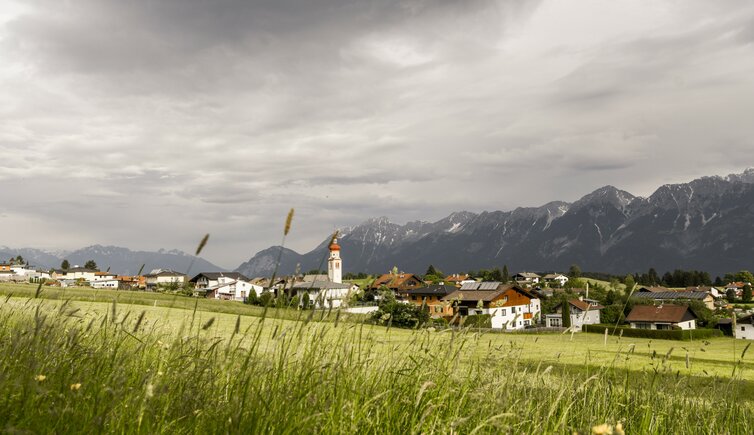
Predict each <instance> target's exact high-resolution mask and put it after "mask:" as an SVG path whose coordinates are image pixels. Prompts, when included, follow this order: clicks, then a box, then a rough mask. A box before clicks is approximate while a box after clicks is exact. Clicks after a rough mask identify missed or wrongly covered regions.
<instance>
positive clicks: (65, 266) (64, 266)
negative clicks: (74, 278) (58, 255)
mask: <svg viewBox="0 0 754 435" xmlns="http://www.w3.org/2000/svg"><path fill="white" fill-rule="evenodd" d="M60 268H61V269H63V270H68V269H70V268H71V263H69V262H68V260H63V262H62V263H60Z"/></svg>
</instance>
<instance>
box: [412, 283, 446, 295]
mask: <svg viewBox="0 0 754 435" xmlns="http://www.w3.org/2000/svg"><path fill="white" fill-rule="evenodd" d="M456 290H458V288H457V287H456V286H454V285H443V284H436V285H431V286H428V287H419V288H413V289H410V290H406V292H405V293H406V294H407V295H417V296H422V295H442V296H445V295H449V294H451V293H453V292H454V291H456Z"/></svg>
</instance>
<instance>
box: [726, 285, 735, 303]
mask: <svg viewBox="0 0 754 435" xmlns="http://www.w3.org/2000/svg"><path fill="white" fill-rule="evenodd" d="M725 299H727V300H728V302H730V303H733V302H734V301H735V300H736V291H735V290H733V289H732V288H729V289H728V290H727V291H726V292H725Z"/></svg>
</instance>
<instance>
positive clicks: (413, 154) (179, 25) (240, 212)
mask: <svg viewBox="0 0 754 435" xmlns="http://www.w3.org/2000/svg"><path fill="white" fill-rule="evenodd" d="M0 89H2V92H0V186H2V188H1V189H2V199H0V201H2V206H0V228H2V229H3V230H2V232H0V234H1V236H0V245H8V246H14V247H39V248H62V249H77V248H80V247H83V246H86V245H90V244H114V245H119V246H125V247H129V248H131V249H138V250H155V249H159V248H167V249H171V248H179V249H183V250H185V251H192V250H193V249H194V247H195V245H196V243H197V242H198V240H199V239H200V238H201V236H202V235H203V234H204V233H206V232H209V233H210V234H211V238H210V243H209V244H208V245H207V248H206V250H205V254H206V255H205V257H206V258H207V259H208V260H210V261H213V262H215V263H216V264H218V265H220V266H223V267H227V268H235V267H237V266H238V265H239V264H240V263H241V262H242V261H245V260H247V259H248V258H249V257H250V256H251V255H253V254H254V253H255V252H256V251H258V250H261V249H264V248H266V247H268V246H270V245H272V244H277V243H279V241H280V236H281V232H282V226H283V220H284V218H285V214H286V212H287V210H288V209H289V208H290V207H295V208H296V217H295V219H294V225H293V229H292V231H291V234H290V236H289V239H288V245H289V246H290V247H292V248H293V249H297V250H299V251H308V250H309V249H311V248H313V247H314V246H315V245H316V244H317V243H319V242H320V241H321V240H323V239H324V238H326V237H327V234H328V233H330V232H331V231H333V230H334V229H335V228H338V227H342V226H350V225H356V224H359V223H360V222H362V221H363V220H365V219H367V218H370V217H376V216H382V215H385V216H388V217H389V218H390V219H391V220H393V221H395V222H399V223H402V222H406V221H409V220H419V219H420V220H437V219H440V218H442V217H444V216H446V215H448V214H449V213H451V212H453V211H459V210H469V211H482V210H509V209H512V208H515V207H517V206H537V205H541V204H544V203H546V202H548V201H551V200H556V199H557V200H566V201H573V200H576V199H578V198H579V197H581V196H583V195H584V194H587V193H589V192H591V191H592V190H594V189H596V188H598V187H601V186H603V185H606V184H612V185H614V186H616V187H618V188H621V189H624V190H627V191H629V192H631V193H633V194H636V195H642V196H646V195H649V194H651V193H652V191H653V190H654V189H655V188H656V187H658V186H660V185H662V184H665V183H672V182H685V181H690V180H691V179H694V178H697V177H699V176H703V175H716V174H717V175H725V174H728V173H731V172H740V171H742V170H743V169H744V168H746V167H748V166H754V163H753V162H752V160H753V159H752V156H753V155H754V142H753V139H752V138H754V122H753V120H754V115H753V114H754V3H753V2H751V1H748V0H730V1H709V0H683V1H681V0H646V1H640V0H611V1H604V0H574V1H562V0H544V1H526V0H514V1H484V0H480V1H476V0H465V1H419V0H417V1H369V2H367V1H361V2H360V1H327V0H305V1H304V0H301V1H287V0H269V1H243V0H238V1H231V0H228V1H217V0H212V1H198V0H153V1H148V0H144V1H138V0H132V1H123V0H117V1H116V0H113V1H103V0H67V1H62V0H24V1H18V2H16V1H14V0H10V1H9V0H4V1H3V2H2V5H0Z"/></svg>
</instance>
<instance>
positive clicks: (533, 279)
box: [513, 272, 542, 285]
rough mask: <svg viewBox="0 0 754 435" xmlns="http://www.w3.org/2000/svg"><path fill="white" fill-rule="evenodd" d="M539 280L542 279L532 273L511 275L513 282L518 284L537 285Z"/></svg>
mask: <svg viewBox="0 0 754 435" xmlns="http://www.w3.org/2000/svg"><path fill="white" fill-rule="evenodd" d="M540 279H542V277H541V276H539V275H537V274H536V273H532V272H520V273H517V274H515V275H513V281H516V282H517V283H519V284H528V285H531V284H538V283H539V280H540Z"/></svg>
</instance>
